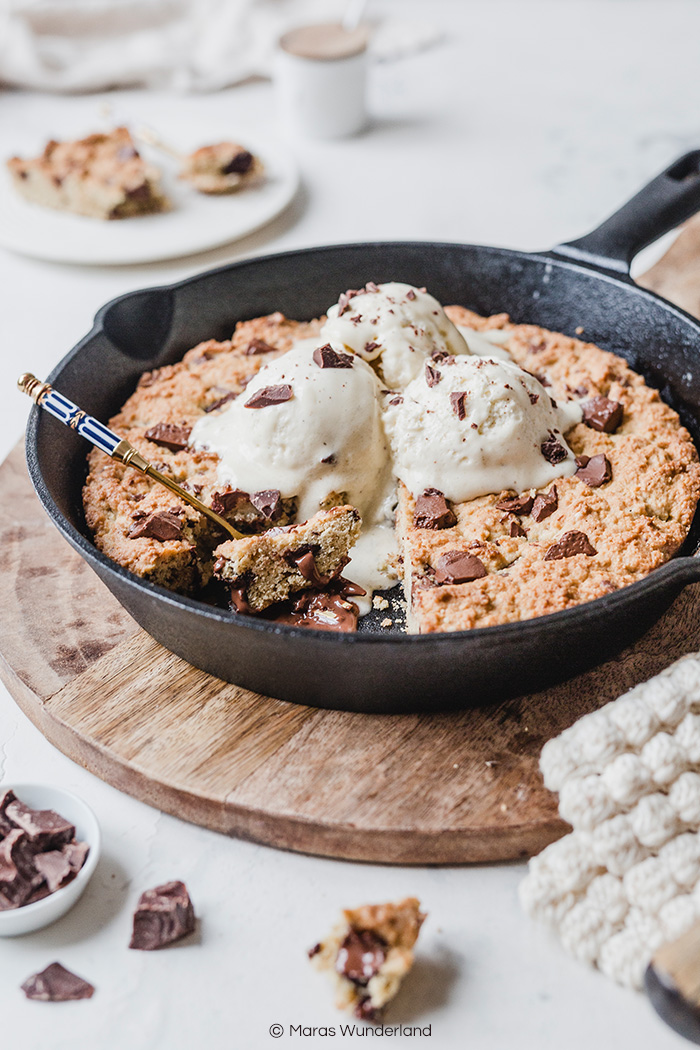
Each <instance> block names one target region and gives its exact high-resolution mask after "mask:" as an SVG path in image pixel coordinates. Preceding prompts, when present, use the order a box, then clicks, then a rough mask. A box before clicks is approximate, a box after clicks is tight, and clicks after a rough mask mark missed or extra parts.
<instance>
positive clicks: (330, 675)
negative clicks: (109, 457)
mask: <svg viewBox="0 0 700 1050" xmlns="http://www.w3.org/2000/svg"><path fill="white" fill-rule="evenodd" d="M699 165H700V152H696V153H691V154H688V155H687V156H686V157H684V158H681V160H679V161H677V162H676V164H674V165H671V167H670V168H668V169H666V171H665V172H663V173H662V174H661V175H660V176H658V177H657V179H655V180H653V181H652V182H651V183H650V184H649V186H648V187H646V189H645V190H642V191H641V193H640V194H638V195H637V197H635V198H634V199H633V200H632V201H631V202H630V203H629V204H628V205H626V206H624V207H623V208H622V209H620V211H618V212H617V213H616V214H615V215H614V216H612V217H611V218H610V219H608V220H607V221H606V222H604V223H603V224H602V225H601V226H600V227H599V228H598V230H596V231H593V233H591V234H589V235H588V236H587V237H583V238H580V239H579V240H578V241H572V242H571V243H570V244H569V245H561V246H559V247H558V248H555V249H554V250H553V251H551V252H542V253H534V254H528V253H525V252H519V251H509V250H507V249H503V248H491V247H483V246H477V245H469V244H441V243H432V242H428V243H426V242H379V243H377V242H371V243H359V244H348V245H338V246H331V247H319V248H313V249H305V250H303V251H296V252H285V253H281V254H277V255H268V256H262V257H259V258H255V259H250V260H245V261H243V262H237V263H233V264H230V265H227V266H224V267H220V268H218V269H214V270H210V271H208V272H205V273H202V274H198V275H196V276H194V277H190V278H188V279H187V280H184V281H180V282H177V283H175V284H172V285H169V286H167V287H164V288H160V289H145V290H141V291H138V292H133V293H129V294H127V295H124V296H121V297H120V298H119V299H117V300H114V301H113V302H111V303H108V304H107V305H106V306H104V307H103V308H102V309H101V310H100V311H99V313H98V314H97V317H96V319H95V324H94V327H93V329H92V331H91V332H90V333H89V334H88V335H87V336H85V338H84V339H82V340H81V341H80V343H78V345H77V346H76V347H75V348H74V349H73V350H71V352H70V353H69V354H67V356H66V357H65V358H64V359H63V360H62V361H61V362H60V364H59V365H58V366H57V367H56V368H55V369H54V371H53V372H52V373H51V375H50V376H49V377H48V381H49V383H51V384H52V385H54V386H56V387H57V388H58V389H59V390H61V392H62V393H63V394H65V396H66V397H67V398H70V399H71V400H72V401H73V402H75V403H76V404H78V405H80V406H81V407H83V408H84V409H85V411H86V412H89V413H90V414H91V415H93V416H95V417H96V418H98V419H109V418H110V417H111V416H112V415H114V414H115V412H117V411H118V409H119V408H120V406H121V405H122V404H123V402H124V400H125V399H126V398H127V397H128V396H129V394H130V393H131V392H132V391H133V390H134V388H135V387H136V384H137V381H138V379H139V377H140V376H141V374H142V373H143V372H144V371H145V370H154V369H157V368H161V367H163V366H164V365H167V364H171V363H173V362H175V361H177V360H179V359H180V358H181V357H182V356H183V354H184V352H185V351H186V350H187V349H189V348H190V347H191V346H194V345H195V344H196V343H198V342H200V341H202V340H204V339H210V338H217V339H221V338H227V337H228V336H229V335H230V333H231V332H232V330H233V328H234V326H235V324H236V323H237V322H238V321H239V320H244V319H248V318H251V317H257V316H260V315H262V314H267V313H270V312H272V311H274V310H280V311H282V312H283V313H285V314H286V315H287V316H289V317H298V318H300V319H308V318H312V317H317V316H319V315H320V314H321V313H322V312H324V311H325V309H326V308H327V306H328V304H329V303H331V302H333V301H335V300H337V298H338V296H339V294H340V293H341V292H343V291H345V290H346V289H348V288H358V287H362V286H363V285H364V284H365V282H366V281H367V280H368V279H371V280H373V281H376V282H377V283H383V282H388V281H403V282H406V283H410V284H413V285H417V286H419V287H420V286H423V285H425V286H427V287H428V288H429V289H430V291H431V292H432V293H433V294H434V295H435V296H436V297H437V298H438V299H439V300H441V301H442V302H446V303H462V304H463V305H465V306H467V307H469V308H471V309H473V310H475V311H476V312H478V313H481V314H494V313H499V312H502V311H507V312H508V313H510V315H511V317H512V318H513V320H514V321H516V322H527V323H532V324H536V325H541V326H542V327H545V328H549V329H552V330H553V331H560V332H564V333H567V334H571V335H573V334H574V333H575V332H576V329H577V327H578V326H580V325H583V326H584V327H585V338H586V339H587V340H589V341H590V342H593V343H597V344H598V345H600V346H602V347H603V348H605V349H608V350H611V351H613V352H614V353H616V354H619V355H620V356H622V357H624V358H625V359H626V360H627V361H628V363H629V364H630V365H631V367H633V368H634V369H635V370H636V371H638V372H640V373H641V374H642V375H643V376H644V377H645V379H646V381H647V383H649V384H650V385H651V386H653V387H656V388H657V389H658V390H659V392H660V393H661V396H662V397H663V398H664V400H666V401H667V402H668V403H669V404H671V405H672V406H673V407H674V408H675V409H676V410H677V411H678V412H679V414H680V416H681V419H682V420H683V423H684V424H685V426H686V427H687V428H688V429H689V431H690V433H691V435H692V437H693V440H694V441H695V444H696V446H698V445H700V324H699V323H698V321H697V320H696V319H694V318H692V317H690V315H688V314H686V313H684V312H683V311H682V310H679V309H678V308H677V307H675V306H672V305H671V304H670V303H668V302H666V301H665V300H663V299H660V298H659V297H658V296H656V295H654V294H653V293H651V292H648V291H646V290H644V289H642V288H639V287H637V286H636V285H635V284H633V282H632V281H631V280H630V277H629V269H628V267H629V260H630V259H631V258H632V256H633V255H634V253H635V252H636V251H638V250H639V248H640V247H642V246H643V245H644V244H646V243H649V242H650V241H652V240H653V239H654V238H655V237H658V236H660V235H661V234H662V233H664V232H665V231H666V230H668V229H669V228H671V227H672V226H673V225H674V224H675V223H677V222H680V221H682V220H683V219H684V218H687V217H688V216H689V215H690V214H692V213H693V212H694V211H695V210H697V209H698V208H700V174H699ZM147 302H157V303H167V306H168V309H167V316H165V315H164V317H160V314H159V315H158V316H159V318H160V319H159V320H158V319H157V320H158V323H154V324H153V325H151V326H149V324H148V316H147V312H146V313H144V303H147ZM85 453H86V448H85V444H84V442H83V441H82V439H81V438H80V437H79V435H78V434H77V433H76V432H75V431H74V430H71V429H69V428H67V427H63V426H61V425H60V424H59V423H58V422H57V421H56V420H54V419H52V418H50V417H49V416H48V415H47V414H46V413H40V412H39V410H38V409H37V408H32V412H31V417H30V420H29V425H28V429H27V461H28V465H29V471H30V475H31V478H32V481H33V483H34V486H35V489H36V491H37V494H38V496H39V499H40V500H41V502H42V504H43V506H44V509H45V510H46V512H47V513H48V514H49V516H50V517H51V519H52V521H53V522H54V524H55V525H56V526H57V528H58V529H59V530H60V531H61V533H62V534H63V536H64V537H65V538H66V539H67V540H68V542H69V543H70V544H71V545H72V546H73V547H74V549H75V550H77V551H78V552H79V553H80V555H81V556H82V557H83V558H84V559H85V560H86V562H87V563H88V564H89V565H90V566H91V567H92V568H93V569H94V571H95V572H96V573H97V574H98V576H99V577H100V579H101V580H102V581H103V582H104V583H105V585H106V586H107V587H108V588H109V590H110V591H111V592H112V593H113V594H114V595H115V596H116V597H117V598H118V599H119V601H120V602H121V603H122V605H123V606H124V607H125V608H126V609H127V611H128V612H129V613H130V614H131V615H132V616H133V617H134V619H135V620H136V621H137V622H138V623H139V624H140V625H141V626H142V627H144V628H145V630H147V631H148V632H149V633H150V634H151V635H152V636H153V637H154V638H155V639H156V640H157V641H159V642H161V643H162V644H163V645H164V646H166V647H167V648H168V649H170V650H171V651H172V652H174V653H176V654H178V655H179V656H181V657H182V658H183V659H185V660H187V661H188V662H189V663H191V664H193V665H194V666H196V667H199V668H202V669H203V670H205V671H208V672H209V673H210V674H213V675H216V676H218V677H219V678H222V679H224V680H225V681H229V682H235V683H237V684H239V685H241V686H244V687H247V688H249V689H252V690H255V691H257V692H260V693H263V694H266V695H268V696H273V697H278V698H281V699H285V700H290V701H294V702H297V703H303V704H308V705H311V706H316V707H326V708H335V709H343V710H351V711H361V712H368V713H376V714H380V713H389V712H400V711H407V712H408V711H415V712H421V711H422V712H430V711H435V710H438V709H444V708H450V707H473V706H478V705H482V704H487V703H493V702H495V701H498V700H503V699H504V698H506V697H513V696H517V695H520V694H524V693H526V692H533V691H536V690H540V689H544V688H545V687H547V686H549V685H552V684H554V683H555V682H560V681H563V680H565V679H567V678H570V677H571V676H572V675H575V674H578V673H580V672H582V671H584V670H586V669H587V668H590V667H592V666H594V665H595V664H598V663H600V662H602V661H604V660H606V659H609V658H611V657H612V656H614V655H615V654H616V653H617V652H619V651H620V650H621V649H623V648H624V647H625V646H627V645H629V644H631V643H632V642H633V641H635V640H636V639H638V638H639V637H641V635H643V634H644V632H645V631H647V630H648V629H649V628H650V627H651V626H652V625H653V624H654V623H655V621H656V620H658V618H659V617H660V616H661V615H662V614H663V613H664V611H665V610H666V609H668V607H669V606H670V604H671V603H672V602H673V600H674V598H675V597H677V596H678V595H679V594H680V592H681V591H682V590H683V588H684V587H686V586H687V585H688V584H689V583H692V582H697V581H699V580H700V560H699V559H696V558H695V557H686V556H682V557H677V558H675V559H673V560H671V561H670V562H668V563H667V564H665V565H663V566H661V567H660V568H658V569H656V570H654V571H653V572H652V573H651V574H650V575H649V576H647V577H646V578H644V579H642V580H640V581H638V582H636V583H633V584H631V585H630V586H628V587H625V588H623V589H621V590H618V591H615V592H613V593H611V594H608V595H605V596H604V597H601V598H598V599H596V600H595V601H591V602H588V603H585V604H582V605H579V606H576V607H573V608H571V609H566V610H564V611H562V612H557V613H553V614H551V615H548V616H542V617H539V618H537V619H532V620H526V621H522V622H520V623H511V624H505V625H502V626H497V627H487V628H480V629H476V630H472V631H461V632H454V633H449V634H426V635H407V634H405V633H403V632H400V631H398V630H397V631H386V630H381V629H379V627H378V626H377V628H376V629H372V627H371V625H370V626H369V627H366V628H363V629H361V630H360V631H358V632H357V633H356V634H334V633H332V632H320V631H315V630H310V629H302V628H295V627H289V626H282V625H279V624H275V623H272V622H268V621H263V620H260V619H256V618H255V617H250V616H245V615H236V614H234V613H231V612H229V611H227V610H223V609H218V608H214V607H212V606H208V605H205V604H204V603H202V602H199V601H195V600H193V599H190V598H185V597H182V596H180V595H178V594H175V593H173V592H170V591H167V590H165V589H163V588H161V587H159V586H156V585H154V584H151V583H149V582H147V581H145V580H143V579H141V578H140V577H137V576H135V575H133V574H131V573H130V572H128V571H127V570H126V569H123V568H122V567H121V566H119V565H117V564H116V563H115V562H113V561H111V560H110V559H109V558H107V557H106V556H105V555H103V554H102V553H101V552H100V551H98V550H97V549H96V547H95V546H94V545H93V543H92V542H91V539H90V535H89V532H88V529H87V527H86V524H85V520H84V517H83V512H82V502H81V489H82V485H83V482H84V480H85V474H86V462H85ZM698 532H699V524H698V516H697V515H696V521H695V522H694V524H693V527H692V529H691V533H690V536H689V538H688V542H687V544H686V547H685V548H684V553H685V551H686V550H687V551H694V550H695V549H696V548H697V547H698V542H699V540H700V536H699V535H698ZM361 623H362V621H361ZM678 645H679V646H680V647H681V648H682V645H683V643H682V641H679V642H678ZM694 647H697V646H696V645H695V642H694V640H693V639H692V638H691V637H690V635H689V636H688V639H687V649H686V650H684V651H689V650H690V649H691V648H694Z"/></svg>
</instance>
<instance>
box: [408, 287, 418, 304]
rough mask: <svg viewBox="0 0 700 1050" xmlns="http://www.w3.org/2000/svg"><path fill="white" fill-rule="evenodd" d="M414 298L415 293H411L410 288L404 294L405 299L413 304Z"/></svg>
mask: <svg viewBox="0 0 700 1050" xmlns="http://www.w3.org/2000/svg"><path fill="white" fill-rule="evenodd" d="M415 297H416V293H415V292H414V291H413V289H412V288H409V289H408V291H407V292H406V298H407V299H410V300H411V302H413V300H414V299H415Z"/></svg>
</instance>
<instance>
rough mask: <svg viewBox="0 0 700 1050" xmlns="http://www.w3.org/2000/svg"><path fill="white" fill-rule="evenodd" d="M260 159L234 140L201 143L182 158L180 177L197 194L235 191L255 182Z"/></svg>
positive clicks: (260, 171)
mask: <svg viewBox="0 0 700 1050" xmlns="http://www.w3.org/2000/svg"><path fill="white" fill-rule="evenodd" d="M263 172H264V168H263V164H262V161H261V160H260V159H259V158H258V157H256V156H254V155H253V154H252V153H251V152H250V151H249V150H247V149H246V148H245V146H239V145H238V143H237V142H216V143H214V144H213V145H211V146H201V147H200V148H199V149H196V150H195V151H194V153H190V154H188V155H187V156H186V157H184V158H183V164H182V171H181V172H180V178H181V179H185V181H186V182H189V183H190V184H191V185H192V186H194V188H195V189H196V190H199V192H200V193H208V194H222V193H235V192H237V191H238V190H242V189H245V188H246V186H250V185H251V184H252V183H254V182H258V181H259V180H260V178H261V177H262V175H263Z"/></svg>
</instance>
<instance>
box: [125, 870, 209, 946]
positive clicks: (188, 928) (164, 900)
mask: <svg viewBox="0 0 700 1050" xmlns="http://www.w3.org/2000/svg"><path fill="white" fill-rule="evenodd" d="M194 927H195V918H194V908H193V907H192V901H191V900H190V896H189V894H188V892H187V887H186V886H185V884H184V882H166V883H164V884H163V885H162V886H156V888H155V889H153V890H146V892H145V893H142V894H141V897H140V899H139V903H138V906H137V908H136V911H135V912H134V931H133V933H132V936H131V941H130V942H129V947H130V948H138V949H140V950H141V951H154V950H155V949H157V948H164V947H165V945H166V944H172V942H173V941H179V940H180V938H181V937H186V936H187V934H188V933H192V931H193V930H194Z"/></svg>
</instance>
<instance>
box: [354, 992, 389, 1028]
mask: <svg viewBox="0 0 700 1050" xmlns="http://www.w3.org/2000/svg"><path fill="white" fill-rule="evenodd" d="M352 1012H353V1014H354V1015H355V1017H356V1018H357V1019H358V1021H369V1022H370V1024H381V1021H382V1018H383V1016H384V1010H383V1008H382V1007H379V1006H375V1005H374V1003H373V1002H372V1000H371V998H370V997H369V996H368V995H367V996H365V997H364V998H363V999H358V1000H357V1002H356V1003H355V1007H354V1009H353V1011H352Z"/></svg>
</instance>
